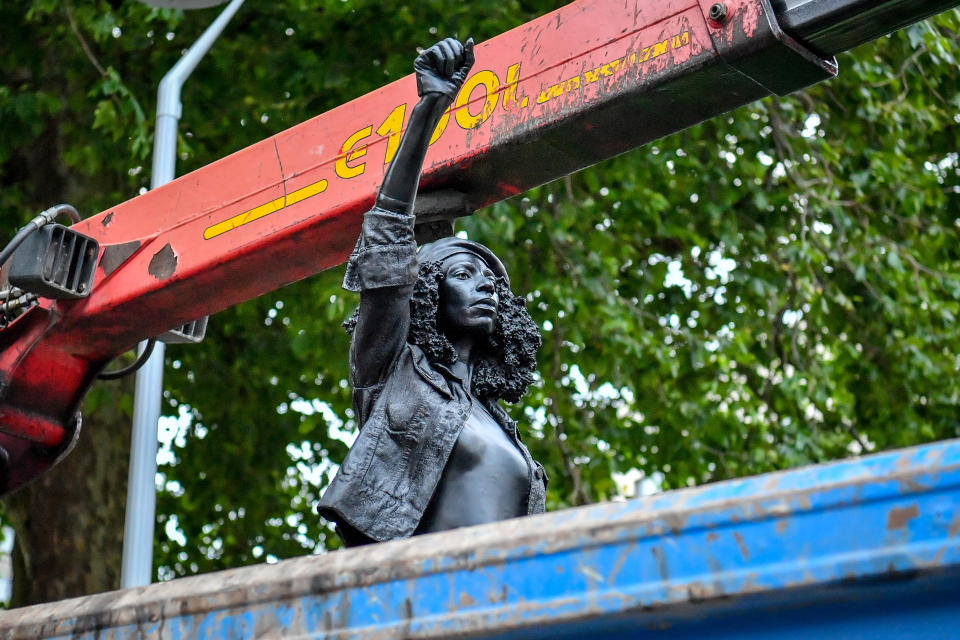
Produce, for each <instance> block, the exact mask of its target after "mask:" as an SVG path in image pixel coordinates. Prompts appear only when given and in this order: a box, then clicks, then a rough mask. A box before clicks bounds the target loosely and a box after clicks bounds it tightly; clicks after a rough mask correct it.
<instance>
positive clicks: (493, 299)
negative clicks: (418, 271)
mask: <svg viewBox="0 0 960 640" xmlns="http://www.w3.org/2000/svg"><path fill="white" fill-rule="evenodd" d="M417 257H418V260H419V262H420V264H425V263H428V262H439V263H440V271H441V273H442V276H443V277H442V279H441V280H440V283H439V292H438V293H439V296H440V298H439V300H438V308H437V324H438V327H439V329H440V331H441V332H442V333H443V334H444V335H445V336H446V337H447V338H448V339H450V340H453V341H455V340H457V339H461V338H468V339H471V340H474V341H478V342H479V341H483V340H485V339H486V338H487V337H489V336H490V335H491V334H493V332H494V330H495V329H496V326H497V317H498V315H499V307H500V295H499V293H498V291H497V279H498V278H500V279H502V280H503V282H504V283H505V284H506V286H507V288H508V289H509V287H510V278H509V276H508V275H507V270H506V268H504V266H503V263H501V262H500V260H499V259H498V258H497V256H496V255H494V253H493V252H492V251H490V249H488V248H487V247H485V246H483V245H482V244H479V243H477V242H472V241H470V240H464V239H462V238H457V237H449V238H442V239H440V240H437V241H436V242H431V243H430V244H426V245H424V246H423V247H421V248H420V252H419V253H418V254H417Z"/></svg>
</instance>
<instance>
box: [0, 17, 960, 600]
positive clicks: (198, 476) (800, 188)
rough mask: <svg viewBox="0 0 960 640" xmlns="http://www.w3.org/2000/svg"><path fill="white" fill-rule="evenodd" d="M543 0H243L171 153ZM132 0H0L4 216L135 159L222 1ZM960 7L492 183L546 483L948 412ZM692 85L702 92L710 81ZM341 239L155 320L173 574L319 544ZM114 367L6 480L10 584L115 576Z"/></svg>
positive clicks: (852, 446)
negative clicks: (159, 335) (543, 172)
mask: <svg viewBox="0 0 960 640" xmlns="http://www.w3.org/2000/svg"><path fill="white" fill-rule="evenodd" d="M560 4H562V3H561V2H547V1H545V0H544V1H535V0H528V1H527V0H525V1H519V0H509V1H502V0H498V1H496V2H493V1H490V0H479V1H474V2H471V3H469V4H467V3H457V2H448V1H446V0H443V1H441V0H433V1H428V2H419V3H413V4H411V5H410V6H406V7H394V8H388V7H385V6H382V5H381V3H377V2H369V1H366V0H361V1H353V0H348V1H340V0H334V1H325V0H297V1H293V2H284V3H250V4H249V5H248V6H244V7H243V8H242V9H241V11H240V12H239V14H238V15H237V16H236V17H235V18H234V20H233V22H232V24H231V25H230V26H229V27H228V29H227V31H226V33H225V34H224V35H223V37H222V38H221V39H220V41H218V43H217V44H216V45H215V46H214V48H213V50H212V51H211V52H210V53H209V54H208V56H207V58H206V59H205V60H204V61H203V62H202V63H201V64H200V66H199V67H198V69H197V70H196V72H195V73H194V75H193V76H192V78H191V79H190V81H189V82H188V83H187V85H186V87H185V89H184V94H183V103H184V112H183V119H182V120H181V125H180V147H179V149H180V155H179V166H178V174H183V173H186V172H188V171H191V170H193V169H196V168H198V167H201V166H203V165H205V164H207V163H209V162H211V161H213V160H216V159H217V158H220V157H222V156H224V155H227V154H228V153H231V152H233V151H236V150H238V149H241V148H243V147H245V146H247V145H249V144H251V143H253V142H256V141H258V140H260V139H262V138H264V137H266V136H269V135H271V134H273V133H276V132H278V131H281V130H283V129H285V128H287V127H289V126H291V125H293V124H296V123H298V122H301V121H303V120H305V119H307V118H309V117H311V116H313V115H316V114H318V113H321V112H323V111H325V110H327V109H330V108H332V107H334V106H337V105H339V104H342V103H344V102H346V101H348V100H350V99H352V98H354V97H357V96H359V95H362V94H364V93H366V92H368V91H370V90H372V89H375V88H377V87H379V86H381V85H383V84H385V83H386V82H388V81H391V80H393V79H396V78H398V77H401V76H403V75H406V74H407V73H409V71H410V64H411V61H412V59H413V58H414V57H415V55H416V47H417V46H424V45H428V44H430V43H431V42H433V41H434V40H436V39H438V38H440V37H443V36H446V35H457V36H460V37H466V36H467V35H472V36H473V37H474V38H475V39H477V40H485V39H488V38H490V37H492V36H494V35H496V34H498V33H500V32H502V31H505V30H507V29H509V28H511V27H514V26H517V25H519V24H521V23H523V22H526V21H528V20H530V19H532V18H533V17H536V16H538V15H541V14H543V13H546V12H547V11H549V10H552V9H554V8H556V7H557V6H560ZM216 12H217V9H212V10H205V11H194V12H190V13H188V14H184V13H182V12H178V11H173V10H160V9H151V8H149V7H147V6H144V5H141V4H139V3H136V2H132V1H129V0H128V1H125V2H121V1H113V2H107V1H105V0H97V1H91V2H83V3H80V2H76V3H74V2H70V1H67V0H64V1H55V0H32V1H26V0H19V1H11V2H4V3H3V4H2V5H0V61H2V64H0V223H2V225H3V226H4V228H6V229H8V234H9V235H12V233H13V231H14V229H15V228H16V227H19V226H20V225H22V224H23V223H24V222H26V221H27V220H28V219H29V218H30V217H32V216H33V215H35V214H36V213H37V212H38V211H40V210H42V209H44V208H46V207H48V206H50V205H51V204H54V203H56V202H70V203H72V204H74V205H75V206H77V208H78V209H80V210H81V212H83V213H84V214H85V215H91V214H94V213H97V212H99V211H101V210H103V209H105V208H107V207H109V206H110V205H112V204H115V203H118V202H121V201H124V200H127V199H129V198H131V197H133V196H135V195H136V194H137V193H139V192H142V191H143V190H145V189H146V187H147V185H148V184H149V154H150V150H151V144H152V127H153V110H154V105H155V91H156V84H157V82H158V81H159V80H160V78H161V77H162V75H163V74H164V73H165V71H166V70H167V69H168V68H169V67H170V66H171V65H172V64H173V63H174V62H175V61H176V60H177V59H178V58H179V56H180V55H181V53H182V51H183V50H184V49H186V48H187V47H188V46H190V44H191V43H192V42H193V41H194V40H195V39H196V37H197V36H198V35H199V34H200V32H202V31H203V29H204V28H205V27H206V25H207V24H209V22H210V21H211V20H212V19H213V18H214V16H215V15H216ZM958 29H960V16H958V14H957V13H956V12H951V13H947V14H944V15H942V16H940V17H938V18H936V19H933V20H931V21H928V22H926V23H922V24H918V25H915V26H913V27H910V28H908V29H906V30H904V31H902V32H899V33H897V34H894V35H892V36H890V37H887V38H883V39H881V40H880V41H878V42H876V43H873V44H870V45H866V46H863V47H860V48H858V49H856V50H854V51H853V52H851V53H848V54H844V55H842V56H841V57H840V67H841V75H840V78H838V79H837V80H834V81H831V82H828V83H825V84H823V85H819V86H816V87H813V88H811V89H809V90H807V91H803V92H800V93H798V94H795V95H793V96H791V97H789V98H770V99H767V100H764V101H761V102H758V103H756V104H753V105H749V106H747V107H744V108H741V109H739V110H737V111H736V112H733V113H731V114H728V115H726V116H722V117H718V118H715V119H713V120H711V121H709V122H706V123H704V124H701V125H699V126H696V127H693V128H690V129H688V130H686V131H683V132H681V133H678V134H676V135H673V136H671V137H669V138H666V139H664V140H660V141H658V142H656V143H654V144H651V145H648V146H646V147H643V148H641V149H637V150H635V151H633V152H631V153H628V154H625V155H623V156H621V157H619V158H616V159H613V160H610V161H608V162H605V163H602V164H600V165H598V166H596V167H593V168H591V169H588V170H585V171H582V172H580V173H578V174H575V175H572V176H569V177H568V178H566V179H563V180H560V181H557V182H555V183H553V184H548V185H545V186H543V187H540V188H538V189H534V190H533V191H531V192H528V193H526V194H523V195H521V196H517V197H515V198H512V199H510V200H508V201H505V202H502V203H499V204H497V205H494V206H492V207H490V208H488V209H485V210H483V211H480V212H478V213H477V214H475V215H474V216H472V217H471V218H469V219H465V220H462V221H460V222H459V223H458V226H457V229H458V231H461V232H464V233H466V234H468V235H469V237H470V238H471V239H474V240H477V241H480V242H483V243H486V244H488V245H489V246H490V247H491V248H492V249H493V250H494V251H496V252H497V254H498V255H500V256H501V257H502V258H503V260H504V262H505V263H506V264H507V265H508V268H510V270H511V273H512V274H513V280H514V289H515V290H516V291H517V292H520V293H526V294H527V299H528V301H529V308H530V310H531V313H532V315H533V317H534V319H535V320H536V321H537V322H538V323H539V324H540V325H541V327H542V328H543V333H544V347H543V349H542V351H541V354H540V380H539V381H538V383H537V385H536V386H535V388H533V389H532V390H531V392H530V393H529V394H528V395H527V396H526V397H525V398H524V401H523V403H522V404H521V405H518V406H515V407H512V408H511V412H512V413H513V415H514V417H515V418H517V419H519V420H520V421H521V423H522V424H523V425H524V426H525V428H526V430H527V434H528V435H527V436H526V441H527V443H528V444H529V445H530V448H531V450H532V451H533V453H534V455H535V456H536V457H537V458H538V459H540V460H541V461H543V462H544V464H545V465H546V466H547V470H548V472H549V474H550V477H551V484H550V492H549V508H551V509H559V508H563V507H567V506H571V505H578V504H584V503H588V502H593V501H599V500H610V499H616V498H618V497H622V496H624V495H628V494H629V493H630V492H631V490H632V487H631V486H630V485H631V483H632V482H633V481H635V480H637V479H640V478H645V479H646V480H645V483H644V486H645V487H647V489H648V490H656V489H670V488H675V487H681V486H688V485H696V484H702V483H706V482H711V481H715V480H720V479H724V478H731V477H737V476H743V475H748V474H753V473H761V472H765V471H771V470H775V469H783V468H787V467H794V466H798V465H803V464H809V463H816V462H822V461H825V460H830V459H834V458H838V457H843V456H848V455H852V454H859V453H862V452H869V451H874V450H880V449H885V448H890V447H898V446H906V445H910V444H915V443H920V442H925V441H930V440H934V439H940V438H949V437H955V436H956V435H958V430H960V421H958V419H957V416H958V415H960V412H958V404H960V382H958V376H957V371H958V368H960V359H958V355H957V354H958V353H960V329H958V328H957V323H956V320H955V318H956V316H957V315H958V314H960V278H958V275H957V274H958V273H960V270H958V261H960V242H958V239H960V238H958V235H960V208H958V204H960V177H958V155H957V149H958V148H960V144H958V142H960V140H958V137H960V127H958V126H957V125H958V123H960V91H958V89H960V86H958V84H960V76H958V74H957V73H956V69H957V64H958V61H957V56H958V55H960V42H958ZM705 99H708V97H705ZM341 277H342V268H340V269H334V270H331V271H328V272H325V273H322V274H319V275H317V276H315V277H313V278H310V279H308V280H306V281H303V282H300V283H297V284H294V285H291V286H289V287H286V288H284V289H281V290H279V291H276V292H274V293H272V294H270V295H268V296H264V297H262V298H259V299H256V300H252V301H250V302H248V303H245V304H243V305H239V306H237V307H234V308H232V309H229V310H227V311H224V312H222V313H220V314H217V315H216V316H214V317H213V318H212V319H211V323H210V328H209V330H208V333H207V339H206V341H205V342H204V343H203V344H201V345H199V346H174V347H171V348H169V349H168V351H167V368H166V374H165V375H166V391H165V402H164V413H165V415H166V417H165V418H164V419H163V421H162V427H161V440H162V443H163V444H162V450H161V454H160V459H161V463H162V464H161V467H160V473H159V474H158V488H159V490H160V494H159V499H158V527H157V533H156V537H157V544H156V551H155V567H156V571H157V577H158V578H159V579H168V578H172V577H176V576H181V575H188V574H193V573H198V572H205V571H211V570H216V569H222V568H227V567H235V566H239V565H244V564H249V563H256V562H263V561H271V560H273V559H278V558H285V557H290V556H295V555H302V554H305V553H313V552H322V551H323V550H326V549H333V548H335V547H336V546H337V544H338V541H337V538H336V536H335V535H333V534H332V532H331V530H330V529H329V528H328V526H327V524H326V523H325V522H324V521H322V520H321V519H320V518H319V517H318V516H317V515H316V514H315V513H314V505H315V504H316V502H317V500H318V497H319V495H320V494H321V493H322V491H323V488H324V487H325V486H326V484H327V482H328V481H329V479H330V478H331V477H332V475H333V473H334V471H335V469H336V463H337V462H338V461H340V460H341V459H342V458H343V455H344V454H345V452H346V450H347V448H348V443H349V442H350V441H351V438H352V435H353V433H354V432H355V430H356V424H355V422H354V420H353V416H352V412H351V410H350V408H349V404H350V401H349V393H348V388H347V382H346V378H347V365H346V360H347V347H348V339H347V336H346V334H344V333H343V330H342V329H341V328H340V322H341V321H342V320H343V319H344V318H345V317H347V316H348V315H349V313H350V311H351V310H352V308H353V306H354V305H355V304H356V299H355V297H354V296H352V295H350V294H347V293H345V292H343V291H342V290H341V289H340V288H339V283H340V279H341ZM131 388H132V385H130V384H129V383H126V384H125V383H118V382H110V383H106V382H103V383H98V385H97V386H95V387H94V389H93V391H92V392H91V393H90V396H89V398H88V399H87V402H86V407H85V414H86V426H85V431H84V433H83V436H82V438H81V445H80V447H78V449H77V450H76V451H75V452H74V453H73V454H71V456H70V458H69V459H68V461H67V462H66V463H64V464H62V465H61V466H60V467H58V468H57V469H56V470H55V471H54V472H52V473H50V474H48V475H46V476H44V477H43V478H41V479H40V480H39V481H38V482H36V483H34V484H33V485H31V486H30V487H28V488H26V489H24V490H22V491H20V492H18V493H17V494H15V495H13V496H10V497H8V498H6V499H5V500H4V502H3V522H4V523H6V524H8V525H10V526H12V527H13V529H14V530H15V545H14V582H15V587H14V592H13V598H12V603H11V604H14V605H19V604H25V603H30V602H40V601H46V600H52V599H58V598H63V597H68V596H73V595H81V594H84V593H90V592H95V591H102V590H106V589H112V588H117V587H118V586H119V578H118V576H119V566H120V548H121V539H122V523H123V508H124V507H123V505H124V499H125V496H124V492H125V483H126V468H127V451H128V447H129V423H130V413H131V407H132V398H131Z"/></svg>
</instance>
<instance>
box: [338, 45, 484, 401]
mask: <svg viewBox="0 0 960 640" xmlns="http://www.w3.org/2000/svg"><path fill="white" fill-rule="evenodd" d="M472 66H473V40H472V39H471V40H467V42H466V44H460V42H458V41H457V40H454V39H453V38H447V39H446V40H443V41H441V42H438V43H437V44H435V45H433V46H432V47H430V48H429V49H427V50H426V51H424V52H423V53H421V54H420V55H419V56H418V57H417V59H416V60H415V61H414V63H413V67H414V70H415V71H416V76H417V93H418V94H419V95H420V100H419V101H418V102H417V104H416V106H414V108H413V110H412V112H411V113H410V121H409V123H408V124H407V128H406V130H405V131H404V132H403V136H402V137H401V138H400V145H399V148H398V149H397V153H396V155H395V156H394V158H393V161H392V162H391V164H390V168H389V169H388V170H387V174H386V176H385V177H384V179H383V184H382V185H381V186H380V192H379V194H378V195H377V202H376V205H375V206H374V208H373V209H371V210H370V211H369V212H367V213H366V215H364V219H363V231H362V233H361V236H360V239H359V240H358V241H357V247H356V249H355V250H354V252H353V254H352V255H351V256H350V261H349V263H348V266H347V274H346V277H345V278H344V287H345V288H346V289H348V290H350V291H359V292H360V312H359V314H358V317H357V324H356V327H355V328H354V330H353V340H352V343H351V347H350V365H351V366H350V375H351V384H353V386H354V387H355V388H356V387H361V388H364V387H369V386H371V385H375V384H376V383H377V382H379V381H382V380H383V378H384V376H385V375H386V368H387V367H388V366H389V365H390V363H391V362H392V361H393V359H394V357H395V356H396V355H397V353H398V351H399V349H400V347H402V345H403V343H404V341H405V340H406V337H407V328H408V326H409V317H410V314H409V310H408V301H409V297H410V293H411V288H412V285H413V283H414V282H415V281H416V277H417V257H416V251H417V247H416V243H415V241H414V236H413V224H414V218H413V203H414V200H415V199H416V196H417V186H418V184H419V182H420V172H421V171H422V169H423V159H424V157H425V156H426V154H427V147H428V145H429V142H430V136H431V135H432V134H433V131H434V129H435V128H436V126H437V122H438V121H439V120H440V116H441V115H443V112H444V111H445V110H446V109H447V108H448V107H449V106H450V104H451V103H452V102H453V99H454V98H455V97H456V95H457V92H458V91H459V90H460V87H462V86H463V81H464V79H465V78H466V77H467V74H468V73H469V72H470V68H471V67H472Z"/></svg>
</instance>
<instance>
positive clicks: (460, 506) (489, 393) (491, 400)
mask: <svg viewBox="0 0 960 640" xmlns="http://www.w3.org/2000/svg"><path fill="white" fill-rule="evenodd" d="M472 64H473V42H472V41H470V40H468V41H467V42H466V44H464V45H461V44H460V43H459V42H457V41H456V40H453V39H447V40H444V41H442V42H440V43H438V44H436V45H434V46H432V47H430V48H429V49H427V50H426V51H425V52H423V54H421V55H420V56H419V57H418V58H417V60H416V62H415V63H414V68H415V69H416V72H417V89H418V92H419V93H420V101H419V102H418V103H417V105H416V106H415V107H414V108H413V111H412V113H411V115H410V122H409V123H408V125H407V129H406V131H405V132H404V134H403V137H402V138H401V141H400V146H399V148H398V150H397V154H396V156H395V157H394V159H393V162H392V164H391V165H390V169H389V170H388V171H387V175H386V177H385V178H384V181H383V185H382V186H381V188H380V193H379V195H378V197H377V202H376V206H374V208H373V209H372V210H371V211H369V212H368V213H367V214H366V215H365V216H364V221H363V231H362V234H361V236H360V239H359V240H358V241H357V248H356V250H355V251H354V253H353V255H352V256H351V258H350V262H349V264H348V267H347V274H346V276H345V278H344V287H346V288H347V289H350V290H352V291H359V292H360V308H359V310H358V313H357V314H356V316H355V319H354V320H353V321H351V322H348V323H347V327H348V331H352V332H353V340H352V342H351V345H350V382H351V385H352V387H353V407H354V413H355V415H356V419H357V422H358V424H359V425H360V433H359V435H358V436H357V440H356V441H355V442H354V444H353V446H352V447H351V448H350V451H349V452H348V453H347V456H346V458H345V459H344V461H343V464H342V465H341V466H340V470H339V472H338V473H337V476H336V477H335V478H334V479H333V482H331V484H330V486H329V487H328V488H327V490H326V492H325V493H324V494H323V498H322V499H321V501H320V508H319V512H320V514H321V515H323V516H324V517H326V518H328V519H329V520H332V521H334V522H336V523H337V530H338V531H339V532H340V535H341V537H342V538H343V539H344V542H345V543H346V544H347V545H358V544H367V543H370V542H377V541H383V540H391V539H394V538H403V537H407V536H411V535H414V534H418V533H428V532H432V531H442V530H446V529H453V528H456V527H464V526H468V525H473V524H481V523H485V522H494V521H497V520H504V519H506V518H514V517H517V516H522V515H526V514H531V513H540V512H542V511H543V510H544V501H545V495H546V476H545V475H544V472H543V467H541V466H540V465H539V464H537V463H536V462H534V460H533V459H532V458H531V457H530V452H529V451H527V448H526V447H525V446H524V444H523V443H522V442H521V441H520V437H519V435H518V433H517V425H516V423H515V422H513V420H511V419H510V418H509V417H508V416H507V413H506V412H505V411H504V410H503V408H502V407H501V406H500V404H499V402H498V401H499V400H500V399H503V400H506V401H508V402H517V401H519V399H520V397H521V396H522V395H523V393H524V392H525V391H526V389H527V387H528V386H529V385H530V383H531V382H532V381H533V374H534V370H535V368H536V352H537V349H538V348H539V347H540V334H539V332H538V331H537V327H536V325H535V324H534V323H533V320H532V319H531V318H530V315H529V314H528V313H527V309H526V306H525V304H524V300H523V298H521V297H518V296H515V295H514V294H513V293H512V292H511V290H510V279H509V277H508V276H507V270H506V268H505V267H504V266H503V264H502V263H501V262H500V260H499V259H498V258H497V256H495V255H494V254H493V252H492V251H490V249H488V248H487V247H485V246H483V245H481V244H479V243H477V242H472V241H470V240H467V239H463V238H457V237H449V238H443V239H441V240H437V241H436V242H432V243H430V244H427V245H424V246H423V247H421V248H420V250H419V252H417V248H416V242H415V240H414V234H413V223H414V220H413V214H412V211H413V201H414V199H415V197H416V193H417V184H418V182H419V179H420V171H421V168H422V166H423V160H424V156H425V155H426V151H427V146H428V144H429V140H430V136H431V135H432V133H433V130H434V128H435V127H436V125H437V121H438V119H439V118H440V116H441V115H442V113H443V111H444V110H445V109H446V108H447V107H449V106H450V104H451V102H452V101H453V99H454V97H455V96H456V94H457V91H459V90H460V87H461V86H462V85H463V81H464V79H465V78H466V75H467V73H468V72H469V71H470V67H471V65H472Z"/></svg>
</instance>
